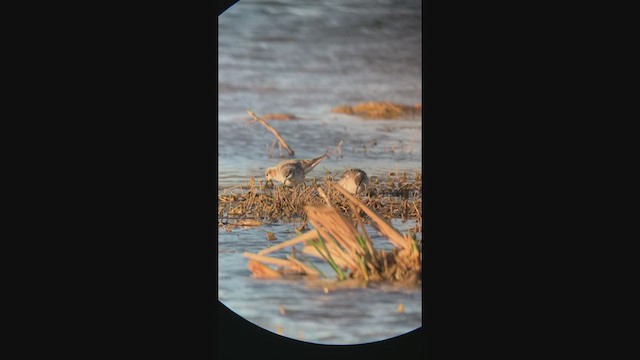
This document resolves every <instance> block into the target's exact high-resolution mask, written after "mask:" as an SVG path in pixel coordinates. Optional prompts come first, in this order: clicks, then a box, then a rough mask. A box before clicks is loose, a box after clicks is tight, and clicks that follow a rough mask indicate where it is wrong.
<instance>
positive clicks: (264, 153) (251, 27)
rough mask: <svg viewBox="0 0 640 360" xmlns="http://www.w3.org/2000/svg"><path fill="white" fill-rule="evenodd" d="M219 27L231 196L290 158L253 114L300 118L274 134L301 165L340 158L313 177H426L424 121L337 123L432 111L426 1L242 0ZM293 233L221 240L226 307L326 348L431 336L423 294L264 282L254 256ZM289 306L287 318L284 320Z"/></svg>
mask: <svg viewBox="0 0 640 360" xmlns="http://www.w3.org/2000/svg"><path fill="white" fill-rule="evenodd" d="M218 24H219V25H218V28H219V38H218V54H219V55H218V56H219V59H218V76H219V83H218V90H219V95H218V96H219V97H218V112H219V125H218V130H219V137H218V146H219V147H218V174H219V178H218V189H219V191H222V190H224V189H226V188H229V187H233V186H235V185H241V184H246V182H247V181H248V180H249V179H250V178H251V177H252V176H255V178H256V180H260V179H263V178H264V172H265V169H266V168H267V167H270V166H274V165H275V164H277V163H278V162H279V161H281V160H282V158H280V151H279V150H278V147H277V145H276V146H275V148H272V144H273V141H274V136H273V135H272V134H271V133H270V132H268V131H267V130H266V129H265V128H264V127H262V125H260V124H253V125H247V122H248V121H249V120H250V119H251V118H250V116H249V115H248V114H247V113H246V110H247V109H251V110H253V111H254V112H256V113H257V114H258V115H262V114H266V113H289V114H293V115H295V116H297V117H299V118H300V120H292V121H270V124H271V125H272V126H273V127H275V128H276V129H277V130H278V132H279V133H280V134H281V135H282V136H283V138H284V139H285V140H286V141H287V142H288V143H289V145H290V146H291V147H292V148H293V149H294V150H295V152H296V154H295V157H296V158H311V157H317V156H319V155H321V154H323V153H325V152H329V155H330V158H329V159H325V160H324V161H323V162H321V163H320V165H318V166H317V167H316V168H315V169H314V170H313V171H312V172H311V173H309V174H308V175H307V177H308V178H322V177H324V175H325V173H326V172H327V171H330V172H332V173H333V174H336V173H338V174H339V173H340V172H341V171H342V170H344V169H345V168H346V167H358V168H361V169H363V170H365V171H366V172H367V173H368V174H369V176H376V175H377V176H381V175H386V174H387V173H388V172H390V171H393V172H395V171H396V170H397V171H400V172H402V171H407V173H408V175H410V176H414V175H415V173H416V172H418V171H422V133H421V129H422V118H421V117H417V118H408V119H402V120H363V119H360V118H357V117H352V116H347V115H342V114H334V113H331V109H332V108H334V107H336V106H339V105H344V104H354V103H358V102H366V101H393V102H397V103H403V104H408V105H414V104H418V103H421V102H422V99H421V98H422V84H421V83H422V80H421V61H422V49H421V43H422V35H421V2H420V1H372V0H344V1H339V2H332V1H323V2H316V1H309V0H295V1H294V0H287V1H257V0H241V1H240V2H238V3H237V4H236V5H234V6H233V7H231V8H230V9H229V10H227V11H226V12H225V13H224V14H223V15H222V16H220V17H219V18H218ZM341 141H342V146H341V153H339V152H338V150H337V148H336V147H337V146H338V144H339V143H340V142H341ZM282 154H283V155H284V154H285V153H284V152H283V153H282ZM397 225H398V226H401V228H400V229H401V230H402V229H407V228H409V227H411V226H413V225H411V224H410V223H405V224H401V223H399V222H398V223H397ZM293 227H294V226H293V225H292V224H276V225H268V226H261V227H257V228H250V229H237V230H233V231H232V232H227V231H226V230H224V229H222V230H220V231H219V250H220V253H219V264H220V265H219V266H220V268H219V297H220V301H221V302H222V303H223V304H225V305H226V306H227V307H229V308H230V309H231V310H233V311H235V312H236V313H238V314H239V315H241V316H243V317H244V318H246V319H248V320H250V321H252V322H254V323H256V324H258V325H260V326H262V327H264V328H266V329H268V330H271V331H276V328H278V329H280V330H281V332H282V334H283V335H285V336H289V337H293V338H299V337H300V335H302V337H303V338H304V340H306V341H311V342H319V343H329V344H350V343H362V342H369V341H376V340H381V339H385V338H389V337H394V336H397V335H400V334H403V333H406V332H408V331H411V330H413V329H415V328H417V327H420V326H421V319H422V315H421V301H422V300H421V292H420V291H419V290H416V291H395V292H394V291H392V292H387V291H382V290H380V289H354V290H343V291H337V292H335V293H329V294H325V293H323V292H321V291H320V292H318V291H317V290H311V289H309V288H307V287H305V286H304V285H302V284H297V283H296V282H291V281H289V282H280V281H265V280H255V279H252V278H251V277H250V276H249V275H250V273H249V270H248V269H247V259H246V258H244V257H242V256H241V254H242V252H243V251H250V252H257V251H259V250H261V249H262V248H264V247H266V246H267V245H268V243H269V242H268V241H267V240H266V235H265V234H266V232H267V231H270V232H273V233H274V234H275V235H276V237H277V238H278V239H279V240H278V241H276V242H275V243H277V242H279V241H284V240H287V239H289V238H291V237H293V236H295V233H294V232H293ZM374 233H375V231H373V230H371V232H370V234H374ZM383 243H384V242H383ZM325 273H327V274H331V270H330V269H327V271H325ZM400 303H402V304H403V305H404V306H405V312H404V313H401V314H400V313H397V312H396V308H397V306H398V304H400ZM280 305H283V306H284V307H285V309H287V311H288V312H287V314H286V316H282V315H280V314H279V313H278V307H279V306H280Z"/></svg>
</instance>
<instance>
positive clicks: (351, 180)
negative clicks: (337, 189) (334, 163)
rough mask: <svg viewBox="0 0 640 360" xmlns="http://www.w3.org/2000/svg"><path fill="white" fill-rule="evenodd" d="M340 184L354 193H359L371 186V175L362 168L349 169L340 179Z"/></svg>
mask: <svg viewBox="0 0 640 360" xmlns="http://www.w3.org/2000/svg"><path fill="white" fill-rule="evenodd" d="M338 185H340V186H342V187H343V188H344V189H345V190H347V191H348V192H350V193H352V194H358V193H361V192H363V191H365V190H366V189H367V186H369V177H367V173H366V172H364V171H362V170H360V169H347V170H345V171H344V172H343V173H342V177H341V178H340V180H338Z"/></svg>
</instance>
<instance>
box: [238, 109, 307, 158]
mask: <svg viewBox="0 0 640 360" xmlns="http://www.w3.org/2000/svg"><path fill="white" fill-rule="evenodd" d="M247 113H249V115H251V117H253V120H254V122H259V123H260V124H262V125H263V126H264V127H265V128H267V130H269V131H270V132H271V133H272V134H273V135H274V136H275V137H276V138H277V139H278V141H280V146H282V147H284V148H285V149H287V152H289V155H291V156H293V155H295V153H294V152H293V149H292V148H291V147H290V146H289V144H287V142H286V141H284V139H283V138H282V136H281V135H280V134H279V133H278V131H277V130H276V129H274V128H273V127H272V126H271V125H269V124H267V122H266V121H264V120H262V119H261V118H260V117H258V115H256V114H255V113H254V112H253V111H251V110H247Z"/></svg>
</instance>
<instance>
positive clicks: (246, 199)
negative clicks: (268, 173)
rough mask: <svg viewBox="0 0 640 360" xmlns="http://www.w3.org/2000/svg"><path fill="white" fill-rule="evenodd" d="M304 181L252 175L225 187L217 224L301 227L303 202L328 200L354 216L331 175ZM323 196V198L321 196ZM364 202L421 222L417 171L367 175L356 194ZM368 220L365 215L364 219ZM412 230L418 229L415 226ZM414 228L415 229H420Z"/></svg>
mask: <svg viewBox="0 0 640 360" xmlns="http://www.w3.org/2000/svg"><path fill="white" fill-rule="evenodd" d="M320 182H321V184H319V182H318V181H317V180H315V179H313V180H311V181H307V183H308V184H309V185H308V186H298V187H294V188H285V187H282V186H277V187H273V186H272V185H270V183H269V184H268V185H267V184H263V183H262V182H260V183H259V184H256V182H255V179H252V180H250V181H249V183H248V184H247V186H242V187H240V189H236V190H240V191H228V192H226V193H223V194H220V195H218V226H219V227H220V226H224V227H228V228H232V227H236V226H259V225H262V224H263V223H278V222H298V223H301V224H302V225H301V226H300V229H301V230H302V229H304V228H305V227H306V225H307V224H308V214H307V212H306V211H305V207H306V206H314V205H322V204H327V203H330V204H332V205H334V206H335V207H336V208H337V209H338V210H340V211H341V212H342V213H343V214H350V215H349V216H352V217H353V219H355V215H356V214H355V213H354V212H353V211H352V209H351V205H350V204H349V201H347V200H346V198H345V197H344V196H341V195H340V193H339V192H338V191H337V190H336V189H335V188H334V187H332V186H331V184H332V183H333V182H334V180H333V178H332V177H331V176H327V177H325V178H324V180H321V181H320ZM325 197H326V199H325ZM359 198H361V199H362V201H363V202H364V204H365V205H366V206H367V207H369V208H371V209H373V210H375V211H377V212H378V213H380V214H381V216H382V217H383V218H386V219H392V218H397V219H402V220H403V221H406V220H416V221H418V224H421V223H422V178H421V174H420V173H419V172H418V173H416V174H415V176H413V177H409V176H408V175H407V173H406V172H405V173H403V174H402V175H400V176H398V174H396V173H390V175H389V176H388V177H385V178H384V179H380V178H378V177H373V176H372V177H371V180H370V184H369V189H368V191H367V193H366V194H364V195H359ZM364 221H365V222H368V219H365V220H364ZM416 230H420V231H421V229H420V228H417V229H416ZM420 231H415V232H420Z"/></svg>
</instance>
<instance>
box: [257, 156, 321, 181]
mask: <svg viewBox="0 0 640 360" xmlns="http://www.w3.org/2000/svg"><path fill="white" fill-rule="evenodd" d="M327 157H328V156H327V154H324V155H322V156H320V157H317V158H315V159H308V160H285V161H283V162H281V163H279V164H278V165H276V166H274V167H270V168H267V171H266V172H265V174H264V176H265V177H266V178H267V180H271V179H273V180H276V181H279V182H281V183H282V184H283V185H284V186H296V185H299V184H301V183H304V176H305V175H306V174H308V173H309V171H311V170H313V168H314V167H316V165H318V164H319V163H320V161H322V160H324V159H325V158H327Z"/></svg>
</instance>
